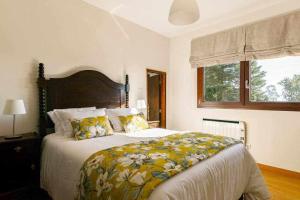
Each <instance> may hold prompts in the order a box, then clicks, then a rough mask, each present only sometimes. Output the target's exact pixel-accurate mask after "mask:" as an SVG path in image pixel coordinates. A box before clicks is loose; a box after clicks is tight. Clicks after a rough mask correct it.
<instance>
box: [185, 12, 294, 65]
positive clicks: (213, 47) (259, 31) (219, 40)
mask: <svg viewBox="0 0 300 200" xmlns="http://www.w3.org/2000/svg"><path fill="white" fill-rule="evenodd" d="M289 55H300V11H296V12H293V13H290V14H287V15H282V16H277V17H273V18H270V19H267V20H263V21H260V22H256V23H252V24H249V25H245V26H242V27H237V28H234V29H230V30H227V31H223V32H220V33H215V34H211V35H208V36H204V37H200V38H196V39H193V40H192V42H191V57H190V63H191V65H192V67H209V66H213V65H216V64H228V63H234V62H239V61H245V60H252V59H268V58H276V57H282V56H289Z"/></svg>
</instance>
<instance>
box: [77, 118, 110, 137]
mask: <svg viewBox="0 0 300 200" xmlns="http://www.w3.org/2000/svg"><path fill="white" fill-rule="evenodd" d="M71 124H72V127H73V133H74V136H75V138H76V139H77V140H84V139H89V138H95V137H102V136H107V135H112V133H113V130H112V128H111V126H110V123H109V120H108V117H107V116H98V117H89V118H84V119H80V120H78V119H75V120H72V121H71Z"/></svg>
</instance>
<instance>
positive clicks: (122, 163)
mask: <svg viewBox="0 0 300 200" xmlns="http://www.w3.org/2000/svg"><path fill="white" fill-rule="evenodd" d="M237 143H240V141H237V140H235V139H232V138H228V137H222V136H215V135H209V134H203V133H186V134H174V135H170V136H166V137H162V138H158V139H155V140H151V141H142V142H138V143H133V144H127V145H124V146H120V147H113V148H110V149H106V150H102V151H99V152H97V153H95V154H93V155H92V156H90V157H89V158H88V159H87V160H86V161H85V163H84V164H83V167H82V168H81V175H80V184H79V186H78V195H77V199H80V200H95V199H103V200H135V199H136V200H142V199H147V198H148V197H150V195H151V192H152V191H153V190H154V189H155V188H156V187H157V186H158V185H159V184H161V183H162V182H164V181H166V180H167V179H169V178H171V177H173V176H175V175H176V174H178V173H180V172H182V171H184V170H186V169H188V168H189V167H191V166H193V165H195V164H197V163H198V162H200V161H202V160H205V159H207V158H209V157H211V156H213V155H215V154H217V153H218V152H220V151H222V150H223V149H225V148H227V147H229V146H231V145H233V144H237Z"/></svg>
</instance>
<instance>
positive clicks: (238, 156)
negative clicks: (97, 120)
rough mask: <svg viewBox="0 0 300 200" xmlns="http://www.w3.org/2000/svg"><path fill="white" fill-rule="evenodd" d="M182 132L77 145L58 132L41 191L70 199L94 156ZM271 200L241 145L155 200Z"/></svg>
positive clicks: (45, 155) (50, 141)
mask: <svg viewBox="0 0 300 200" xmlns="http://www.w3.org/2000/svg"><path fill="white" fill-rule="evenodd" d="M174 133H178V131H171V130H165V129H148V130H144V131H141V132H138V133H135V134H124V133H119V134H118V133H116V134H114V135H112V136H106V137H99V138H94V139H88V140H82V141H75V140H74V139H73V138H66V137H63V136H62V134H59V133H55V134H51V135H48V136H46V137H45V138H44V141H43V152H42V162H41V187H42V188H43V189H45V190H46V191H47V192H48V193H49V195H50V196H51V197H52V198H53V199H54V200H71V199H74V197H75V196H76V193H77V192H76V186H77V184H78V183H79V171H80V168H81V166H82V165H83V162H84V161H85V160H86V159H87V158H88V157H89V156H90V155H91V154H93V153H95V152H97V151H99V150H103V149H107V148H110V147H113V146H120V145H124V144H128V143H133V142H137V141H141V140H149V139H151V137H152V138H153V137H162V136H166V135H170V134H174ZM242 193H245V194H246V199H247V200H248V199H250V200H252V199H253V200H254V199H257V200H259V199H262V200H264V199H269V197H270V195H269V193H268V191H267V188H266V186H265V183H264V180H263V178H262V176H261V173H260V171H259V170H258V168H257V166H256V164H255V161H254V160H253V158H252V156H251V155H250V154H249V152H248V151H247V150H246V149H245V148H244V146H243V145H242V144H238V145H234V146H232V147H229V148H228V149H225V150H223V151H222V152H220V153H219V154H217V155H215V156H214V157H212V158H209V159H207V160H205V161H202V162H200V163H198V164H196V165H195V166H193V167H191V168H190V169H188V170H186V171H184V172H183V173H180V174H178V175H176V176H175V177H173V178H171V179H169V180H167V181H166V182H164V183H163V184H161V185H160V186H158V187H157V188H156V189H155V190H154V191H153V193H152V194H151V196H150V198H149V199H150V200H237V199H238V198H239V197H240V196H241V194H242Z"/></svg>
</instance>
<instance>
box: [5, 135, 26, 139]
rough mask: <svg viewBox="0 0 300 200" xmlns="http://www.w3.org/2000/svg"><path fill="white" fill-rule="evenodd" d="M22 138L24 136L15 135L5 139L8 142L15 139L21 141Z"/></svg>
mask: <svg viewBox="0 0 300 200" xmlns="http://www.w3.org/2000/svg"><path fill="white" fill-rule="evenodd" d="M19 138H22V135H13V136H5V137H4V139H6V140H15V139H19Z"/></svg>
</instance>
